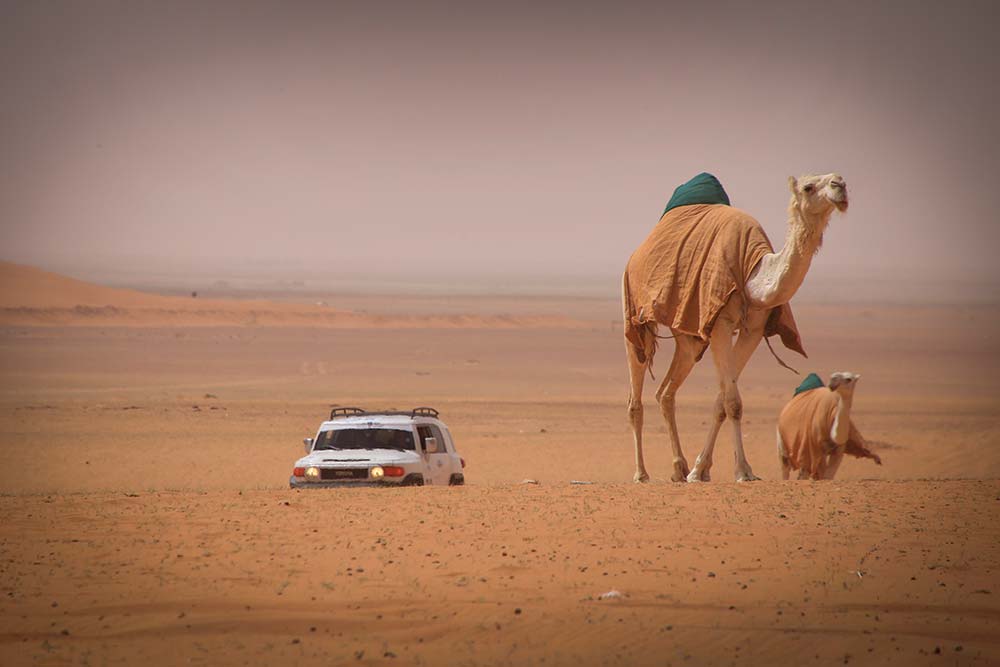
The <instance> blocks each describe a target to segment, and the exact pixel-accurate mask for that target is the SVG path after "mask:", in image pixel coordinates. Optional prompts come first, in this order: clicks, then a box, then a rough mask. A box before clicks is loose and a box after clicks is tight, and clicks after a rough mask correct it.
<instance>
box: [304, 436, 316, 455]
mask: <svg viewBox="0 0 1000 667" xmlns="http://www.w3.org/2000/svg"><path fill="white" fill-rule="evenodd" d="M302 444H304V445H305V446H306V454H308V453H309V452H311V451H312V448H313V439H312V438H302Z"/></svg>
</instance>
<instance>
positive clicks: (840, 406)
mask: <svg viewBox="0 0 1000 667" xmlns="http://www.w3.org/2000/svg"><path fill="white" fill-rule="evenodd" d="M837 398H838V400H837V412H836V414H835V415H834V418H833V427H832V428H831V429H830V438H831V439H832V440H833V441H834V442H835V443H837V444H838V445H843V444H846V443H847V437H848V435H850V432H851V404H852V403H853V402H854V396H843V395H838V396H837Z"/></svg>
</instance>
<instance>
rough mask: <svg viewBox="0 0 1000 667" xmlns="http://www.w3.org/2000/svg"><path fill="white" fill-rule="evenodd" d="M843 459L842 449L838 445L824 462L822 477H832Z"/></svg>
mask: <svg viewBox="0 0 1000 667" xmlns="http://www.w3.org/2000/svg"><path fill="white" fill-rule="evenodd" d="M843 460H844V449H843V448H842V447H838V448H837V450H836V451H834V452H833V453H832V454H830V458H829V459H828V460H827V462H826V467H825V468H824V470H823V479H833V478H834V477H835V476H836V475H837V470H838V469H839V468H840V464H841V463H842V462H843Z"/></svg>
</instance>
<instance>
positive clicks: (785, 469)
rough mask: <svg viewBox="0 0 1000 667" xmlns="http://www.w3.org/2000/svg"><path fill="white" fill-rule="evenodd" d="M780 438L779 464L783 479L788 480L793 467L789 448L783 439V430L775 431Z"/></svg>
mask: <svg viewBox="0 0 1000 667" xmlns="http://www.w3.org/2000/svg"><path fill="white" fill-rule="evenodd" d="M774 432H775V434H776V435H777V438H778V462H779V463H780V464H781V479H783V480H786V481H787V480H788V476H789V475H790V474H791V472H792V465H791V463H790V462H789V460H788V448H787V447H785V440H784V438H782V437H781V429H780V428H776V429H774Z"/></svg>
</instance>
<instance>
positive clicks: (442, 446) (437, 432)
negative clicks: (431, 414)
mask: <svg viewBox="0 0 1000 667" xmlns="http://www.w3.org/2000/svg"><path fill="white" fill-rule="evenodd" d="M430 428H431V435H433V436H434V438H435V439H436V440H437V442H438V454H444V453H446V452H447V451H448V445H447V444H446V443H445V441H444V435H443V434H442V433H441V429H439V428H438V427H437V424H431V425H430Z"/></svg>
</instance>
